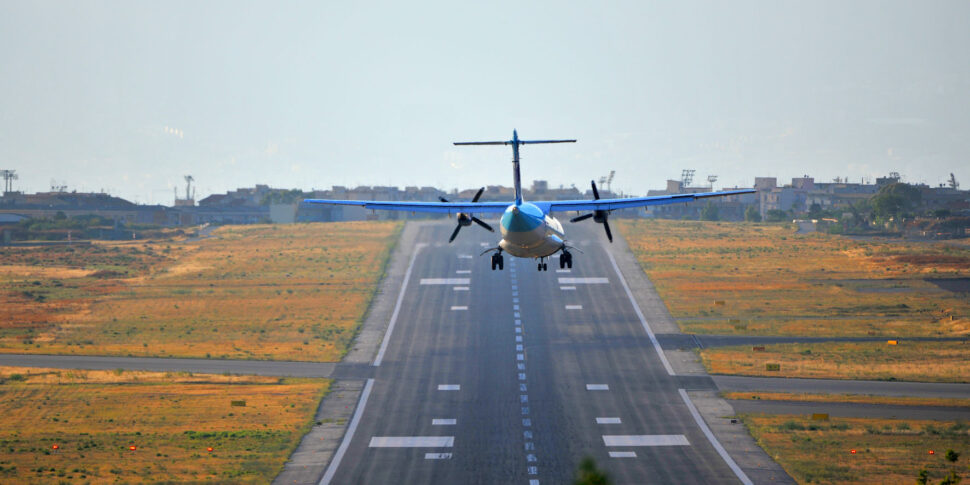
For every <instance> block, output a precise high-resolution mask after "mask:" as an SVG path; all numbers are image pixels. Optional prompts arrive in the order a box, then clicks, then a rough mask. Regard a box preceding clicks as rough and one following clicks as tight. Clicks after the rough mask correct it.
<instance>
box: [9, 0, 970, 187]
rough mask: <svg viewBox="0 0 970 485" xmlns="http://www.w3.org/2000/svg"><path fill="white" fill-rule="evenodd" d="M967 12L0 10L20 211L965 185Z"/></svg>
mask: <svg viewBox="0 0 970 485" xmlns="http://www.w3.org/2000/svg"><path fill="white" fill-rule="evenodd" d="M968 19H970V3H968V2H963V1H940V2H931V3H924V2H902V1H855V2H838V1H821V2H820V1H811V2H784V3H779V2H749V1H745V2H726V1H725V2H711V1H701V2H663V3H661V2H635V1H630V2H612V3H608V4H603V5H600V4H588V3H566V4H563V3H561V2H556V3H552V2H548V3H542V4H540V3H531V2H530V3H520V2H501V3H500V4H496V3H488V4H482V3H473V4H456V3H454V2H425V3H420V4H414V3H399V2H377V3H368V4H360V3H357V2H349V1H334V2H325V3H320V2H292V3H286V4H280V3H249V2H246V3H243V2H228V1H225V2H203V3H196V2H179V1H176V2H164V3H162V2H158V3H133V2H51V3H41V2H4V3H0V65H2V66H3V76H0V169H14V170H16V171H17V173H18V175H19V176H20V180H18V181H16V182H15V188H16V189H18V190H23V191H26V192H35V191H46V190H49V187H50V186H51V181H52V180H54V181H56V183H57V184H59V185H60V184H66V185H67V186H68V188H69V190H74V189H76V190H79V191H100V190H102V189H103V190H106V191H108V192H109V193H111V194H113V195H118V196H121V197H125V198H128V199H130V200H133V201H137V202H141V203H166V204H170V203H171V200H172V190H173V187H180V188H181V187H183V185H184V182H183V180H182V176H183V175H185V174H192V175H193V176H194V177H195V179H196V182H197V184H198V193H197V198H202V197H205V196H206V195H209V194H212V193H223V192H225V191H227V190H232V189H235V188H238V187H251V186H253V185H255V184H257V183H262V184H269V185H270V186H272V187H277V188H300V189H304V190H309V189H311V188H317V189H326V188H329V187H330V186H332V185H346V186H356V185H396V186H400V187H403V186H406V185H434V186H437V187H440V188H442V189H448V190H450V189H452V188H460V189H464V188H470V187H478V186H482V185H510V184H511V166H510V164H509V163H508V161H509V160H510V159H511V153H510V150H509V149H508V148H506V147H454V146H452V142H454V141H473V140H507V139H509V138H510V137H511V134H512V130H513V128H515V129H518V130H519V134H520V136H521V137H522V138H525V139H530V138H577V139H578V140H579V142H578V143H576V144H574V145H573V144H569V145H548V146H537V147H524V148H523V150H522V158H523V166H522V172H523V173H522V176H523V182H524V183H525V184H528V183H530V182H531V181H532V180H533V179H545V180H548V181H549V184H550V186H556V187H557V186H559V185H565V186H567V187H568V186H570V185H576V186H577V187H578V188H580V189H581V190H585V189H586V187H587V184H588V183H589V180H590V179H598V178H599V177H601V176H603V175H606V174H607V173H608V172H609V171H610V170H616V172H617V174H616V179H615V180H614V182H613V188H614V189H615V190H616V191H622V192H625V193H628V194H644V193H646V192H647V190H649V189H652V188H662V187H663V186H664V181H665V180H666V179H668V178H673V179H678V178H679V177H680V172H681V169H684V168H693V169H696V171H697V176H696V180H697V181H703V180H704V178H705V177H706V176H707V175H709V174H716V175H718V176H719V180H718V182H717V183H716V184H715V188H721V187H732V186H750V185H751V184H752V182H753V179H754V177H755V176H775V177H778V178H779V183H782V182H785V181H786V180H787V179H789V178H791V177H796V176H801V175H803V174H809V175H812V176H814V177H815V178H816V180H820V181H830V180H832V179H833V178H835V177H848V178H849V179H850V180H851V181H859V180H860V179H862V178H863V177H865V178H869V179H874V178H875V177H877V176H883V175H885V174H887V173H889V172H891V171H897V172H900V173H901V174H902V175H903V177H904V180H905V181H908V182H923V183H927V184H929V185H933V186H935V185H937V184H939V183H943V182H944V181H945V180H946V179H947V178H948V177H949V174H950V173H951V172H952V173H954V174H955V175H956V178H957V180H959V181H960V182H962V183H963V184H964V186H963V187H964V188H967V187H968V184H970V163H968V162H970V137H968V136H967V133H970V94H968V93H970V50H968V49H967V46H970V29H967V28H966V24H967V20H968Z"/></svg>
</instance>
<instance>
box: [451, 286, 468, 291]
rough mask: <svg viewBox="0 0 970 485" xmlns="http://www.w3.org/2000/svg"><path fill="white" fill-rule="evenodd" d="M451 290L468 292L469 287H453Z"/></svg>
mask: <svg viewBox="0 0 970 485" xmlns="http://www.w3.org/2000/svg"><path fill="white" fill-rule="evenodd" d="M451 289H452V290H455V291H468V287H467V286H452V287H451Z"/></svg>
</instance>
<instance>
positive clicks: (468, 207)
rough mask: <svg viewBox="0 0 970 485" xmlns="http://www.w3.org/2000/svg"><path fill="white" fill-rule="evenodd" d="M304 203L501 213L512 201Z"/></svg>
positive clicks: (412, 210) (341, 201) (427, 210)
mask: <svg viewBox="0 0 970 485" xmlns="http://www.w3.org/2000/svg"><path fill="white" fill-rule="evenodd" d="M303 202H304V203H306V204H327V205H351V206H357V207H363V208H365V209H374V210H391V211H401V212H435V213H439V214H456V213H458V212H462V213H465V214H483V213H502V212H505V209H506V208H508V206H509V205H511V204H512V202H406V201H379V200H332V199H303Z"/></svg>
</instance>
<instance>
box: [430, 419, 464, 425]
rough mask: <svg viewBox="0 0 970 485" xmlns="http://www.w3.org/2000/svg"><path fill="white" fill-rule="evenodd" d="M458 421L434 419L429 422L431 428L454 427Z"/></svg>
mask: <svg viewBox="0 0 970 485" xmlns="http://www.w3.org/2000/svg"><path fill="white" fill-rule="evenodd" d="M456 424H458V420H457V419H454V418H435V419H432V420H431V426H454V425H456Z"/></svg>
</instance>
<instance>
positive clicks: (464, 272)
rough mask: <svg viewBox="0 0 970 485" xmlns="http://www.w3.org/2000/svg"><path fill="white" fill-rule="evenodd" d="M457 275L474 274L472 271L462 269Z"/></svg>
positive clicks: (456, 272)
mask: <svg viewBox="0 0 970 485" xmlns="http://www.w3.org/2000/svg"><path fill="white" fill-rule="evenodd" d="M455 274H472V270H470V269H460V270H458V271H455Z"/></svg>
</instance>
